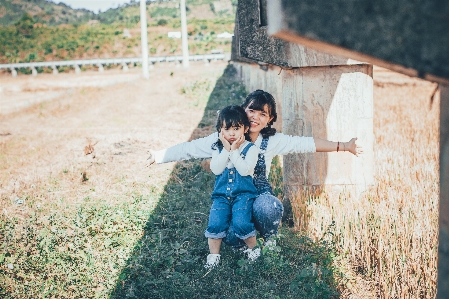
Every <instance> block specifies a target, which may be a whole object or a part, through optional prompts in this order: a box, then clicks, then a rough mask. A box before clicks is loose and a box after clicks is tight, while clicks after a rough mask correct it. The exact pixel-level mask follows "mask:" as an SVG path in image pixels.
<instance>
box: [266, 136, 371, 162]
mask: <svg viewBox="0 0 449 299" xmlns="http://www.w3.org/2000/svg"><path fill="white" fill-rule="evenodd" d="M356 140H357V138H352V139H351V140H350V141H349V142H340V144H338V142H333V141H329V140H325V139H321V138H315V137H303V136H290V135H285V134H282V133H277V134H276V135H274V136H272V137H270V141H269V142H268V147H269V148H270V143H271V142H272V146H273V148H272V149H273V154H274V155H285V154H293V153H314V152H336V151H337V146H338V145H339V149H338V151H339V152H340V151H341V152H344V151H346V152H350V153H352V154H354V155H356V156H358V155H359V154H361V153H362V152H363V150H362V148H361V147H360V146H358V145H357V144H356ZM270 150H271V149H270Z"/></svg>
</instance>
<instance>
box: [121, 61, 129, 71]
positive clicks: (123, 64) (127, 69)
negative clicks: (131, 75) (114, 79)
mask: <svg viewBox="0 0 449 299" xmlns="http://www.w3.org/2000/svg"><path fill="white" fill-rule="evenodd" d="M122 70H123V71H124V72H127V71H129V68H128V65H127V64H126V63H125V62H123V63H122Z"/></svg>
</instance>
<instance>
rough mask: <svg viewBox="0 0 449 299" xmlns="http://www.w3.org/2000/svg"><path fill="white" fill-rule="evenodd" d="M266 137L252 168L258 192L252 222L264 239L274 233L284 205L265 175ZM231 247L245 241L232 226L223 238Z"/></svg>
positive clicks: (242, 244)
mask: <svg viewBox="0 0 449 299" xmlns="http://www.w3.org/2000/svg"><path fill="white" fill-rule="evenodd" d="M268 140H269V139H268V138H263V139H262V143H261V145H260V151H259V158H258V160H257V164H256V167H255V168H254V177H253V182H254V185H255V186H256V188H257V193H258V194H259V195H258V196H257V198H256V200H255V201H254V204H253V222H254V226H255V228H256V229H257V231H259V232H260V234H261V236H262V237H263V238H264V239H265V240H266V239H268V238H269V237H270V236H273V235H276V234H277V232H278V227H279V224H280V222H281V219H282V214H283V212H284V207H283V206H282V203H281V201H280V200H279V199H278V198H276V197H275V196H274V195H273V190H272V188H271V185H270V183H269V182H268V178H267V176H266V173H267V171H266V170H267V168H266V164H265V151H266V149H267V146H268ZM223 241H224V242H225V243H226V244H227V245H229V246H232V247H241V246H244V245H245V243H244V242H242V241H241V240H240V239H238V238H236V234H235V231H234V227H233V226H232V225H231V227H230V228H229V230H228V234H227V235H226V238H225V239H224V240H223Z"/></svg>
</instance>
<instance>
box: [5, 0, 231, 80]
mask: <svg viewBox="0 0 449 299" xmlns="http://www.w3.org/2000/svg"><path fill="white" fill-rule="evenodd" d="M13 2H14V5H16V6H12V5H13ZM20 3H22V6H20V5H19V4H20ZM27 3H28V4H29V5H28V6H27V5H26V4H27ZM188 3H189V5H188V12H187V15H188V35H189V52H190V54H207V53H210V52H211V50H215V49H219V50H222V51H223V52H230V49H231V41H230V40H229V39H218V38H217V34H219V33H221V32H224V31H227V32H233V31H234V18H235V17H234V14H235V4H236V3H233V2H232V1H230V0H229V1H210V0H196V1H195V0H192V1H188ZM8 5H10V6H8ZM38 5H41V6H42V7H43V6H45V7H47V6H48V7H47V10H48V11H50V10H53V11H59V9H60V8H61V7H64V8H65V9H66V14H65V15H68V16H67V20H69V22H64V23H60V24H57V22H59V21H63V19H62V18H60V17H59V16H58V15H52V17H51V18H53V20H54V21H51V22H53V24H52V23H51V22H50V20H51V19H48V15H47V14H46V13H44V12H42V11H44V10H42V11H41V12H40V13H36V11H38V9H37V8H36V7H37V6H38ZM7 6H8V7H13V8H15V9H17V10H16V11H15V13H16V15H17V14H19V13H22V15H20V17H19V18H18V19H14V23H13V24H12V25H8V26H0V41H1V42H0V63H20V62H38V61H54V60H71V59H90V58H113V57H135V56H140V53H141V49H140V12H139V5H138V3H137V2H134V3H130V4H128V5H124V6H122V7H119V8H116V9H110V10H108V11H106V12H103V13H100V14H98V15H96V14H93V13H90V12H87V11H85V10H83V11H79V10H73V9H71V8H69V7H67V6H65V5H58V4H54V3H52V2H47V1H43V0H29V1H25V0H4V1H2V2H0V16H2V17H3V18H5V15H2V11H5V9H6V8H5V7H7ZM41 6H39V7H41ZM18 7H19V8H30V9H31V8H32V10H26V11H25V12H24V11H23V10H19V8H18ZM45 7H44V8H45ZM9 12H10V10H8V14H9ZM11 15H12V13H11ZM69 16H70V18H69ZM88 16H90V17H89V18H88ZM10 18H11V20H12V17H10ZM47 19H48V20H49V21H47V22H45V20H47ZM3 20H4V19H3ZM147 21H148V42H149V49H148V50H149V53H150V55H180V54H181V53H182V52H181V40H180V39H171V38H168V36H167V33H168V32H169V31H180V25H181V20H180V16H179V2H178V1H164V2H149V3H148V4H147ZM22 71H27V70H22ZM38 71H39V72H42V71H46V70H38Z"/></svg>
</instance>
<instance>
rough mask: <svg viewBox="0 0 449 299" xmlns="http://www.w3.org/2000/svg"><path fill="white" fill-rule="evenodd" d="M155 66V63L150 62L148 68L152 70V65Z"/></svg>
mask: <svg viewBox="0 0 449 299" xmlns="http://www.w3.org/2000/svg"><path fill="white" fill-rule="evenodd" d="M155 64H156V62H154V61H151V62H150V65H149V66H148V67H149V69H150V70H154V65H155Z"/></svg>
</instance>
